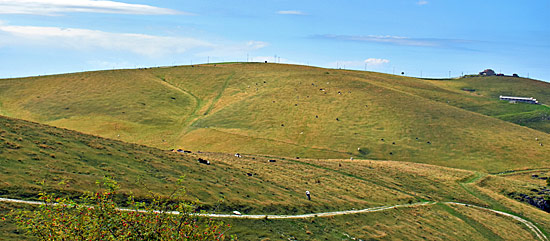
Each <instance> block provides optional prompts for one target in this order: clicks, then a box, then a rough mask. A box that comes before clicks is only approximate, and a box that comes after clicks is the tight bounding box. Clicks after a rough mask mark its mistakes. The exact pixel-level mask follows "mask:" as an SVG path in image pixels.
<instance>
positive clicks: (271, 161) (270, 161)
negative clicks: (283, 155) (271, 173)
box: [267, 159, 276, 162]
mask: <svg viewBox="0 0 550 241" xmlns="http://www.w3.org/2000/svg"><path fill="white" fill-rule="evenodd" d="M267 162H276V160H273V159H271V160H268V161H267Z"/></svg>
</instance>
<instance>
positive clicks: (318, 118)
mask: <svg viewBox="0 0 550 241" xmlns="http://www.w3.org/2000/svg"><path fill="white" fill-rule="evenodd" d="M519 86H521V88H519ZM465 87H468V88H473V89H476V91H475V92H474V93H472V92H469V91H463V90H462V89H463V88H465ZM500 93H502V94H508V95H520V96H521V95H527V94H530V95H529V96H531V95H536V96H535V97H536V98H539V100H541V101H542V102H543V103H544V102H545V101H547V100H546V99H545V98H547V97H546V96H548V95H547V94H546V93H550V85H549V84H547V83H544V82H539V81H533V80H529V79H521V78H513V79H511V78H506V77H488V78H461V79H456V80H424V79H417V78H409V77H402V76H392V75H387V74H380V73H372V72H362V71H349V70H333V69H322V68H314V67H308V66H294V65H281V64H260V63H228V64H209V65H194V66H178V67H166V68H149V69H136V70H112V71H98V72H84V73H75V74H65V75H54V76H42V77H29V78H21V79H6V80H0V113H1V114H3V115H6V116H10V117H14V118H21V119H25V120H31V121H35V122H40V123H45V124H49V125H54V126H58V127H63V128H68V129H73V130H77V131H81V132H84V133H89V134H94V135H99V136H103V137H108V138H113V139H119V140H123V141H126V142H132V143H139V144H144V145H147V146H152V147H157V148H161V149H172V148H185V149H190V150H195V151H197V150H201V151H212V152H225V153H234V152H240V153H254V154H263V155H274V156H286V157H293V158H294V157H300V158H321V159H326V158H346V159H348V158H350V157H353V158H355V159H376V160H398V161H410V162H420V163H429V164H436V165H440V166H448V167H455V168H462V169H469V170H480V171H487V172H501V171H505V170H508V169H528V168H537V167H542V166H547V165H548V162H549V161H550V160H549V158H548V157H549V156H550V149H549V148H548V145H544V144H545V143H549V142H550V136H549V135H548V134H547V133H546V132H545V131H546V130H547V125H548V121H547V120H545V119H544V118H539V117H541V115H542V116H544V115H545V113H547V112H548V109H549V108H548V107H547V106H534V105H526V104H515V105H514V104H509V103H505V102H501V101H499V100H498V98H495V96H498V95H499V94H500ZM539 95H540V96H539ZM533 116H534V117H533ZM516 123H517V124H516ZM518 124H522V125H524V126H520V125H518ZM541 143H542V144H543V145H541ZM549 144H550V143H549Z"/></svg>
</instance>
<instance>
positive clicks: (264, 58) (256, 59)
mask: <svg viewBox="0 0 550 241" xmlns="http://www.w3.org/2000/svg"><path fill="white" fill-rule="evenodd" d="M265 61H267V62H268V63H288V62H289V60H288V59H285V58H281V57H277V59H275V56H256V57H252V58H251V59H250V62H265Z"/></svg>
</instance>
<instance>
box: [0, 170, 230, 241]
mask: <svg viewBox="0 0 550 241" xmlns="http://www.w3.org/2000/svg"><path fill="white" fill-rule="evenodd" d="M180 182H181V181H180ZM98 184H101V182H98ZM102 184H103V186H104V188H103V190H102V191H98V192H95V193H87V194H85V195H84V197H83V198H82V199H81V200H79V202H78V203H77V202H75V201H73V200H71V199H69V198H54V197H53V195H52V194H47V193H40V199H41V200H42V201H43V202H44V204H42V205H40V206H39V207H38V208H36V209H35V210H34V211H21V210H20V211H13V212H12V213H11V214H10V216H11V217H13V218H14V219H15V220H16V222H17V224H18V225H19V226H20V228H22V229H24V230H26V231H28V233H29V234H30V235H32V236H35V237H37V238H38V239H39V240H224V239H225V236H224V235H225V232H226V231H227V230H229V226H224V224H223V222H221V221H215V220H213V219H209V218H206V217H200V216H198V213H197V212H196V211H195V210H196V205H195V204H194V203H190V202H187V201H184V200H183V198H182V196H183V194H184V190H183V189H178V190H176V191H174V192H173V193H172V194H171V195H170V196H169V197H168V198H161V197H160V196H159V195H156V194H154V193H152V192H150V196H149V198H150V200H151V201H150V202H147V203H146V202H137V201H135V199H134V197H133V196H130V197H129V198H128V202H127V205H128V208H120V207H119V206H118V204H117V203H116V202H115V201H114V200H113V196H114V194H115V193H116V191H117V190H118V185H117V183H116V182H115V181H113V180H111V179H108V178H105V179H104V180H103V182H102ZM231 239H234V238H233V237H231Z"/></svg>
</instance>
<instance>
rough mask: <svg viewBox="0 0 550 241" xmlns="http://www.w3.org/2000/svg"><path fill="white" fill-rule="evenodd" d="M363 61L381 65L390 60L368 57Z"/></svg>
mask: <svg viewBox="0 0 550 241" xmlns="http://www.w3.org/2000/svg"><path fill="white" fill-rule="evenodd" d="M364 62H365V64H368V65H382V64H387V63H389V62H390V61H389V60H387V59H376V58H368V59H366V60H365V61H364Z"/></svg>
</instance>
